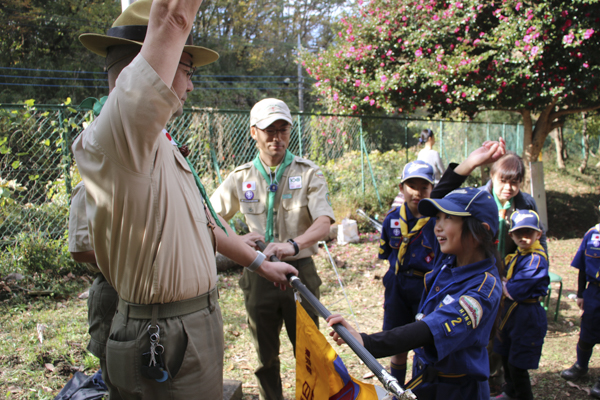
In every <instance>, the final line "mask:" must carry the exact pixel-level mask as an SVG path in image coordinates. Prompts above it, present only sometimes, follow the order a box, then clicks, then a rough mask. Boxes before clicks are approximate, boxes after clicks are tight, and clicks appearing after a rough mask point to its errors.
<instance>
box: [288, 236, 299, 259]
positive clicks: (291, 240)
mask: <svg viewBox="0 0 600 400" xmlns="http://www.w3.org/2000/svg"><path fill="white" fill-rule="evenodd" d="M287 242H288V243H291V244H292V246H294V255H295V256H297V255H298V253H300V247H298V243H296V242H294V239H288V240H287Z"/></svg>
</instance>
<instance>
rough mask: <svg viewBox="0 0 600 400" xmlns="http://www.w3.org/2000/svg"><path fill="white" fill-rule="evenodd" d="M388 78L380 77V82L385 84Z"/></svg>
mask: <svg viewBox="0 0 600 400" xmlns="http://www.w3.org/2000/svg"><path fill="white" fill-rule="evenodd" d="M387 80H388V78H387V76H385V75H381V82H383V83H385V81H387Z"/></svg>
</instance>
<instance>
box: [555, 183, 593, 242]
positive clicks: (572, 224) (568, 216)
mask: <svg viewBox="0 0 600 400" xmlns="http://www.w3.org/2000/svg"><path fill="white" fill-rule="evenodd" d="M599 199H600V196H599V195H598V194H597V193H594V194H592V193H585V194H581V195H579V194H578V195H571V194H568V193H561V192H556V191H548V192H546V202H547V204H548V221H549V222H548V224H549V225H550V226H549V229H548V233H547V236H552V237H555V238H557V239H574V238H582V237H583V235H584V234H585V233H586V232H587V231H588V229H590V228H591V227H592V226H593V225H595V224H597V223H598V221H599V220H600V217H599V215H598V200H599Z"/></svg>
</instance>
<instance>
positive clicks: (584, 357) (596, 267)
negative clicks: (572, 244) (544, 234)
mask: <svg viewBox="0 0 600 400" xmlns="http://www.w3.org/2000/svg"><path fill="white" fill-rule="evenodd" d="M598 210H600V206H599V207H598ZM571 266H573V267H575V268H577V269H578V270H579V283H578V289H577V305H578V306H579V308H580V309H581V310H583V315H582V316H581V331H580V332H579V341H578V342H577V362H575V364H573V366H572V367H571V368H569V369H566V370H564V371H562V372H561V373H560V376H561V377H563V378H564V379H566V380H568V381H572V380H577V379H579V378H582V377H584V376H586V375H587V373H588V364H589V361H590V358H591V357H592V351H593V350H594V345H595V344H596V343H600V329H598V327H599V326H600V224H598V225H596V226H594V227H592V228H591V229H590V230H589V231H587V233H586V234H585V236H584V237H583V241H582V242H581V245H580V246H579V250H577V253H576V254H575V257H574V258H573V261H572V262H571ZM586 286H587V287H586ZM590 395H591V396H592V397H595V398H597V399H600V379H598V381H597V382H596V384H595V385H594V386H593V387H592V389H591V391H590Z"/></svg>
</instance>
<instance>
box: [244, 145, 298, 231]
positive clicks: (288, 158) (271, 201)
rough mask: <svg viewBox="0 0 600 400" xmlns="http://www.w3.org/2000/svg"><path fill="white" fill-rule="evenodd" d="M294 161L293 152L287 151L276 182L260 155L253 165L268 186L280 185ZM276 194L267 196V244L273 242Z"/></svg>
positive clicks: (270, 193)
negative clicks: (268, 173) (268, 172)
mask: <svg viewBox="0 0 600 400" xmlns="http://www.w3.org/2000/svg"><path fill="white" fill-rule="evenodd" d="M292 161H294V155H293V154H292V152H291V151H289V150H286V151H285V158H284V159H283V162H282V163H281V164H280V165H279V168H277V174H276V175H275V180H274V181H271V178H270V176H269V175H267V171H265V167H264V166H263V163H262V161H260V153H259V154H257V155H256V158H255V159H254V161H253V164H254V166H255V167H256V169H257V170H258V172H260V174H261V175H262V176H263V178H265V182H267V184H271V183H272V182H277V184H278V185H279V182H280V180H281V177H282V176H283V171H285V170H286V168H287V167H288V166H289V165H290V164H291V163H292ZM275 194H276V192H272V191H270V190H269V195H268V196H267V229H266V232H265V241H266V242H267V243H270V242H272V241H273V210H274V209H275Z"/></svg>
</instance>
